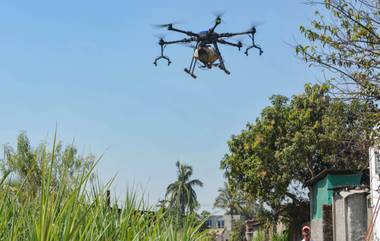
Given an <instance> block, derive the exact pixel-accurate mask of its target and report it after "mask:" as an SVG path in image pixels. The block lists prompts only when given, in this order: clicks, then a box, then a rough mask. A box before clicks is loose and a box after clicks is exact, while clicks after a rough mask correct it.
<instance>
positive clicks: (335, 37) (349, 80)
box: [296, 0, 380, 101]
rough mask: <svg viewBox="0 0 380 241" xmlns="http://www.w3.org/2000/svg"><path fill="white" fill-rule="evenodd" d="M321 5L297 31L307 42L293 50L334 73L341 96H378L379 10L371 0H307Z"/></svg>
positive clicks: (315, 64)
mask: <svg viewBox="0 0 380 241" xmlns="http://www.w3.org/2000/svg"><path fill="white" fill-rule="evenodd" d="M309 3H311V4H313V5H318V6H324V8H325V9H324V11H321V12H320V11H316V12H315V19H314V20H312V21H311V26H310V27H305V26H301V27H300V31H301V33H302V34H304V36H305V38H306V39H307V40H308V42H309V43H308V44H299V45H298V46H297V47H296V52H297V54H298V55H299V56H301V57H302V59H303V60H304V61H305V62H307V63H310V65H314V66H319V67H322V68H324V69H327V70H329V71H331V72H332V73H333V75H334V76H333V77H334V78H333V79H332V80H331V83H332V84H333V85H334V86H335V87H336V88H335V90H337V91H338V92H339V94H343V96H344V97H349V98H365V99H372V100H376V101H378V100H380V86H379V84H380V83H379V79H380V73H379V68H380V66H379V64H380V11H379V6H376V4H377V1H374V0H321V1H314V0H310V1H309Z"/></svg>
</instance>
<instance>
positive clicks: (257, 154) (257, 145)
mask: <svg viewBox="0 0 380 241" xmlns="http://www.w3.org/2000/svg"><path fill="white" fill-rule="evenodd" d="M271 101H272V104H271V106H268V107H266V108H265V109H264V110H263V111H262V113H261V115H260V116H259V117H258V118H257V119H256V121H255V122H254V123H249V124H247V127H246V129H244V130H243V131H242V132H241V133H240V134H238V135H234V136H232V138H231V140H230V141H229V142H228V145H229V153H227V154H226V155H225V157H224V158H223V160H222V161H221V166H222V168H223V169H224V171H225V175H226V176H227V178H228V181H229V183H230V186H231V187H234V188H236V189H239V190H242V191H243V192H244V193H246V194H247V195H250V196H252V197H253V198H255V199H256V200H257V201H259V202H260V203H261V205H262V206H263V207H267V208H265V209H262V210H261V211H263V212H261V215H262V216H264V217H266V218H267V219H268V220H269V221H270V222H274V223H275V222H277V220H278V218H279V217H280V216H282V217H285V218H287V219H292V218H294V217H296V216H297V215H298V214H297V213H294V212H296V211H297V210H300V208H289V205H293V206H296V207H301V206H304V202H305V201H307V200H306V199H307V197H306V195H305V194H304V189H303V188H302V186H303V183H304V182H305V181H306V180H308V179H310V178H311V177H313V176H315V175H316V174H318V173H319V172H320V171H322V170H324V169H325V168H351V169H355V168H357V169H361V168H365V167H367V160H368V151H367V150H368V147H369V146H370V145H371V140H370V134H369V133H370V132H371V130H372V127H373V126H374V125H375V123H376V120H373V119H367V118H363V115H365V113H367V112H371V111H373V110H374V109H375V108H376V107H375V106H374V105H372V104H371V103H369V102H363V101H360V100H354V101H352V102H343V101H342V100H337V99H334V98H331V96H330V95H329V86H327V85H310V84H308V85H306V86H305V92H304V93H303V94H300V95H296V96H293V97H292V98H291V100H290V101H289V99H288V98H287V97H284V96H278V95H276V96H272V97H271ZM288 210H293V212H290V213H289V212H287V211H288Z"/></svg>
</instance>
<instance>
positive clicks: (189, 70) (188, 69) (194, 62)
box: [184, 57, 197, 79]
mask: <svg viewBox="0 0 380 241" xmlns="http://www.w3.org/2000/svg"><path fill="white" fill-rule="evenodd" d="M196 64H197V60H196V59H195V58H194V57H193V58H192V59H191V63H190V67H189V68H185V69H184V70H185V72H186V73H188V74H189V75H190V76H191V77H193V78H194V79H196V78H197V76H196V75H195V74H194V70H195V65H196Z"/></svg>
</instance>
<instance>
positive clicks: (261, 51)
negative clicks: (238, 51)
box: [244, 34, 264, 56]
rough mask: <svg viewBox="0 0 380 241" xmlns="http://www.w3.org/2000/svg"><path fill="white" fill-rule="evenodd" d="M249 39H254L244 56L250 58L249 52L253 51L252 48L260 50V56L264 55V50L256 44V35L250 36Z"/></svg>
mask: <svg viewBox="0 0 380 241" xmlns="http://www.w3.org/2000/svg"><path fill="white" fill-rule="evenodd" d="M249 37H250V38H251V39H252V45H251V46H249V47H248V48H247V49H246V50H245V52H244V54H245V55H247V56H248V51H249V50H250V49H252V48H255V49H258V50H259V55H262V54H263V53H264V51H263V50H262V48H261V47H260V46H257V45H256V44H255V36H254V34H252V35H250V36H249Z"/></svg>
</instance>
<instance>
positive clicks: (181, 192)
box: [166, 161, 203, 217]
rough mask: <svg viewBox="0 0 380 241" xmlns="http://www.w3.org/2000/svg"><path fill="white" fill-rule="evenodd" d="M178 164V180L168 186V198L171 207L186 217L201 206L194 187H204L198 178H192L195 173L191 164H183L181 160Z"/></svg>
mask: <svg viewBox="0 0 380 241" xmlns="http://www.w3.org/2000/svg"><path fill="white" fill-rule="evenodd" d="M176 166H177V174H178V175H177V180H176V181H175V182H173V183H171V184H170V185H169V186H168V187H167V190H166V199H167V200H168V201H169V206H170V209H171V210H174V211H175V212H176V213H177V214H179V216H180V217H184V216H185V215H186V214H190V213H192V212H193V211H194V209H195V208H197V207H198V206H199V203H198V200H197V194H196V192H195V190H194V187H196V186H199V187H202V186H203V183H202V182H201V181H200V180H198V179H193V180H190V178H191V176H192V175H193V168H192V167H191V166H188V165H185V164H181V163H180V162H179V161H178V162H177V163H176Z"/></svg>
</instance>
